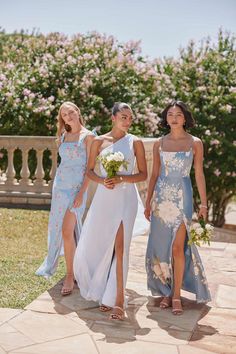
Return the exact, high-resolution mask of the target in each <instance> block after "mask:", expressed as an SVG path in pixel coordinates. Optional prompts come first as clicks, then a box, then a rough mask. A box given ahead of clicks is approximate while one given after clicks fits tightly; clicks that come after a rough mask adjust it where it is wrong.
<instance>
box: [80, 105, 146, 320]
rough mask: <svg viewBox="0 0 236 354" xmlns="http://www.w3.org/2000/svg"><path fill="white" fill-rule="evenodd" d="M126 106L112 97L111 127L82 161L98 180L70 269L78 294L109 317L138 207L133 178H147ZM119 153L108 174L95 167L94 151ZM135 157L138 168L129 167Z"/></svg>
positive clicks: (118, 302) (117, 316) (117, 311)
mask: <svg viewBox="0 0 236 354" xmlns="http://www.w3.org/2000/svg"><path fill="white" fill-rule="evenodd" d="M132 116H133V113H132V110H131V108H130V106H129V105H127V104H126V103H116V104H115V105H114V107H113V110H112V125H113V126H112V129H111V131H110V132H108V133H107V134H104V135H101V136H99V137H97V138H95V139H94V141H93V144H92V147H91V153H90V157H89V162H88V177H89V178H90V179H91V180H93V181H95V182H97V183H98V187H97V190H96V193H95V195H94V198H93V201H92V204H91V206H90V208H89V211H88V214H87V217H86V220H85V222H84V225H83V229H82V233H81V238H80V242H79V244H78V247H77V249H76V254H75V258H74V274H75V278H76V280H77V283H78V286H79V288H80V293H81V295H82V296H83V297H84V298H85V299H87V300H93V301H98V302H99V303H100V310H101V311H103V312H106V311H110V310H112V312H111V314H110V319H113V320H122V319H123V318H124V306H125V303H124V302H125V297H124V289H125V286H126V280H127V274H128V263H129V248H130V241H131V237H132V233H133V226H134V221H135V218H136V214H137V209H138V193H137V188H136V186H135V183H136V182H140V181H144V180H145V179H146V178H147V167H146V160H145V153H144V146H143V143H142V141H141V140H140V139H139V138H137V137H136V136H134V135H132V134H128V129H129V127H130V126H131V124H132ZM119 152H120V153H122V154H123V156H124V158H125V160H126V161H127V162H128V166H127V170H125V169H124V170H123V171H121V172H118V173H117V175H116V176H115V177H112V178H108V177H107V172H106V171H105V169H104V167H103V165H102V163H100V175H98V174H97V173H96V172H95V170H94V169H95V165H96V161H97V157H100V158H101V157H105V156H106V155H107V154H109V153H119ZM135 159H136V161H137V168H138V172H137V173H133V170H134V165H135Z"/></svg>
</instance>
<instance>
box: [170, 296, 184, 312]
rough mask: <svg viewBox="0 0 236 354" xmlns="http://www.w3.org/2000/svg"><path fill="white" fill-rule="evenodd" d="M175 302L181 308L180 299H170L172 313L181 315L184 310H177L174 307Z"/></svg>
mask: <svg viewBox="0 0 236 354" xmlns="http://www.w3.org/2000/svg"><path fill="white" fill-rule="evenodd" d="M175 302H177V303H180V305H181V307H182V304H181V300H180V299H172V307H173V309H172V313H173V315H182V314H183V312H184V310H183V309H182V308H177V307H175V306H174V303H175Z"/></svg>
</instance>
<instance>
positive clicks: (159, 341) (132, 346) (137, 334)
mask: <svg viewBox="0 0 236 354" xmlns="http://www.w3.org/2000/svg"><path fill="white" fill-rule="evenodd" d="M146 242H147V238H146V237H144V236H141V237H137V238H135V239H134V240H133V242H132V247H131V259H130V272H129V279H128V284H127V294H128V296H129V307H128V309H127V318H126V319H125V321H124V322H119V323H118V322H111V321H108V320H107V314H103V313H101V312H100V311H99V310H98V306H97V304H96V303H94V302H87V301H85V300H83V299H82V298H81V297H80V294H79V290H78V289H77V290H75V291H74V293H73V294H72V295H71V296H68V297H64V298H62V297H61V296H60V289H61V283H59V284H57V285H56V286H55V287H54V288H52V289H51V290H49V291H48V292H45V293H43V294H42V295H41V296H39V297H38V298H37V299H36V300H34V301H33V302H32V303H31V304H30V305H29V306H27V307H26V309H24V310H14V309H1V310H0V354H3V353H12V354H20V353H21V354H22V353H24V354H26V353H27V354H29V353H31V354H36V353H37V354H54V353H55V354H77V353H78V354H98V353H102V354H108V353H112V354H118V353H119V354H126V353H127V354H134V353H135V354H136V353H137V354H207V353H208V354H210V353H221V354H222V353H234V354H235V353H236V262H235V261H236V244H229V243H220V242H212V244H211V247H202V248H201V249H200V253H201V256H202V260H203V262H204V265H205V270H206V273H207V277H208V282H209V286H210V288H211V292H212V296H213V301H212V302H211V303H209V304H208V305H197V304H196V303H195V302H194V301H193V296H192V295H191V294H189V293H183V296H184V298H183V299H184V309H185V312H184V314H183V315H182V316H181V317H175V316H173V315H172V314H171V311H170V310H160V308H159V307H158V304H159V300H158V299H154V298H152V297H151V296H150V293H149V292H148V291H147V290H146V274H145V269H144V255H145V249H146Z"/></svg>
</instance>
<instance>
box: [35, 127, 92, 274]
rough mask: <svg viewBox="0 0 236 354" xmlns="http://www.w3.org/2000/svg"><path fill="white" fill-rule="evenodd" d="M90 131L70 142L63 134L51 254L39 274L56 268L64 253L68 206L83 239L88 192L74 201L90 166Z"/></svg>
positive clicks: (51, 219) (51, 222) (50, 229)
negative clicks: (88, 142) (88, 152)
mask: <svg viewBox="0 0 236 354" xmlns="http://www.w3.org/2000/svg"><path fill="white" fill-rule="evenodd" d="M88 134H92V133H91V132H89V133H85V134H83V135H81V137H80V138H79V141H77V142H76V141H75V142H66V141H64V135H62V138H61V144H60V147H59V155H60V158H61V162H60V165H59V167H58V168H57V171H56V175H55V179H54V182H53V189H52V201H51V211H50V215H49V224H48V254H47V256H46V258H45V260H44V262H43V263H42V265H41V266H40V267H39V269H38V270H37V271H36V275H41V276H44V277H46V278H47V277H50V276H51V275H53V274H54V273H55V271H56V268H57V264H58V258H59V256H60V255H62V254H63V238H62V224H63V219H64V215H65V213H66V211H67V209H70V211H72V212H74V213H75V215H76V220H77V223H76V228H75V238H76V243H78V241H79V235H80V232H81V229H82V218H83V215H84V211H85V206H86V199H87V193H86V192H85V193H84V196H83V203H82V204H81V205H80V206H79V207H78V208H73V202H74V199H75V196H76V194H77V193H78V192H79V190H80V188H81V185H82V183H83V180H84V177H85V171H86V168H87V151H86V145H85V143H84V139H85V137H86V136H87V135H88Z"/></svg>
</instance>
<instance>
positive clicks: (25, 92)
mask: <svg viewBox="0 0 236 354" xmlns="http://www.w3.org/2000/svg"><path fill="white" fill-rule="evenodd" d="M29 94H30V90H28V89H26V88H25V89H24V90H23V95H24V96H29Z"/></svg>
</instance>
